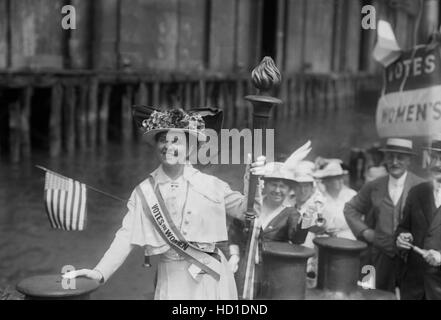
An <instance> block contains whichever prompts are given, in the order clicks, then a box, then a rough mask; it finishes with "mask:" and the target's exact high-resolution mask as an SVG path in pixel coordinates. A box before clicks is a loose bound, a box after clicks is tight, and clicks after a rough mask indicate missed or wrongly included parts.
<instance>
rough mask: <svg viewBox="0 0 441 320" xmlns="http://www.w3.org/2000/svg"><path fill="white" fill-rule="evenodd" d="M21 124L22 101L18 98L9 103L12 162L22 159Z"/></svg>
mask: <svg viewBox="0 0 441 320" xmlns="http://www.w3.org/2000/svg"><path fill="white" fill-rule="evenodd" d="M20 124H21V117H20V102H19V100H18V99H14V101H12V102H11V103H10V104H9V149H10V159H11V162H12V163H17V162H19V161H20V146H21V134H20V133H21V132H20Z"/></svg>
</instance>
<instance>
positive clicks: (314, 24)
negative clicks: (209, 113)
mask: <svg viewBox="0 0 441 320" xmlns="http://www.w3.org/2000/svg"><path fill="white" fill-rule="evenodd" d="M403 3H405V4H406V5H404V6H402V7H400V8H397V7H396V4H395V2H394V1H390V0H372V1H365V0H363V1H362V0H360V1H359V0H94V1H90V0H0V157H2V158H6V159H10V161H12V162H19V161H21V160H23V159H26V158H29V157H30V156H31V155H32V150H33V149H34V148H39V149H43V150H47V152H48V154H49V155H50V156H54V157H56V156H58V155H60V154H63V153H68V154H69V153H73V152H76V151H77V150H82V149H85V148H95V147H97V146H104V145H106V143H107V142H108V141H109V140H114V139H116V140H118V141H129V140H133V139H137V138H139V137H138V135H137V134H136V130H135V127H134V124H133V122H132V117H131V105H133V104H149V105H153V106H159V107H164V108H171V107H182V108H184V109H187V108H194V107H219V108H222V109H223V110H224V111H225V123H224V127H226V128H233V127H235V128H243V127H247V126H249V124H250V121H251V114H250V106H249V105H248V104H246V103H245V102H244V101H243V96H245V95H247V94H253V93H254V92H253V89H252V86H251V83H250V79H249V72H250V70H251V68H252V66H254V65H256V63H257V62H258V61H260V59H261V58H262V57H263V56H265V55H269V56H272V57H273V58H274V59H275V61H276V63H277V65H279V66H280V69H281V71H282V73H283V75H284V77H283V82H282V85H281V86H280V88H279V90H280V92H279V93H278V95H279V96H280V97H281V99H282V100H283V101H284V105H283V106H282V107H281V108H279V109H277V113H275V114H274V115H273V118H274V119H278V118H287V117H294V116H302V115H317V114H325V113H328V112H334V111H336V110H340V109H346V108H351V107H354V106H356V105H357V104H358V103H360V99H363V93H365V92H369V93H372V94H373V95H376V94H378V91H379V89H380V88H381V81H382V80H381V67H380V66H379V65H378V64H376V63H375V62H374V61H373V60H372V58H371V52H372V48H373V46H374V43H375V37H376V31H375V30H363V29H362V28H361V19H362V13H361V9H362V7H363V6H365V5H373V6H374V7H375V8H376V9H377V18H380V17H383V18H386V19H388V21H390V22H391V23H392V25H393V27H394V28H395V30H396V32H397V38H398V40H399V42H400V45H402V47H403V48H406V47H409V46H411V45H412V44H413V43H414V42H415V39H423V38H424V36H422V35H427V34H428V33H429V32H432V31H433V30H434V28H435V29H437V28H438V24H439V21H438V17H439V4H438V2H437V1H433V0H424V1H422V2H420V1H418V0H406V1H403ZM416 3H421V4H423V7H422V8H421V9H420V10H418V11H417V13H418V14H419V15H418V14H417V15H415V10H414V5H415V4H416ZM65 5H71V6H73V7H74V8H75V14H76V29H72V30H71V29H69V30H64V29H63V28H62V26H61V20H62V18H63V17H64V15H63V14H62V13H61V9H62V7H63V6H65ZM421 17H424V19H422V18H421ZM416 25H419V27H418V28H416V27H415V26H416ZM414 31H415V32H414ZM416 33H418V36H417V37H415V34H416ZM418 41H423V40H418ZM372 108H375V105H372Z"/></svg>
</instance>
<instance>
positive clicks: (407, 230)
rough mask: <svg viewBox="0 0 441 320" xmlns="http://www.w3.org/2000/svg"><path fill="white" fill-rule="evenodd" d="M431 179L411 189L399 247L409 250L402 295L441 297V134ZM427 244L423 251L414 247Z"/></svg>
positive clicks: (436, 141)
mask: <svg viewBox="0 0 441 320" xmlns="http://www.w3.org/2000/svg"><path fill="white" fill-rule="evenodd" d="M427 149H428V150H429V151H430V166H429V172H430V176H431V179H430V181H428V182H425V183H422V184H420V185H418V186H416V187H414V188H412V189H411V190H410V191H409V196H408V198H407V203H406V206H405V209H404V217H403V221H402V222H401V224H400V225H399V227H398V229H397V234H398V237H397V241H396V244H397V247H398V248H399V249H400V250H402V251H403V252H406V253H407V254H405V255H404V256H405V264H404V273H403V279H402V281H401V287H400V289H401V297H402V299H407V300H409V299H412V300H415V299H418V300H421V299H429V300H432V299H441V269H440V265H441V253H440V251H441V136H439V137H436V138H435V139H433V141H432V145H431V146H430V147H428V148H427ZM413 246H416V247H419V248H424V249H426V250H425V251H424V254H422V255H421V254H419V253H417V252H416V251H414V250H411V249H412V248H413Z"/></svg>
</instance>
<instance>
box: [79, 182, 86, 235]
mask: <svg viewBox="0 0 441 320" xmlns="http://www.w3.org/2000/svg"><path fill="white" fill-rule="evenodd" d="M85 200H86V186H85V185H84V184H81V202H80V204H81V205H80V221H79V228H78V230H83V229H84V221H85V217H86V201H85Z"/></svg>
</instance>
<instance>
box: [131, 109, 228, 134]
mask: <svg viewBox="0 0 441 320" xmlns="http://www.w3.org/2000/svg"><path fill="white" fill-rule="evenodd" d="M133 118H134V120H135V122H136V124H137V125H138V127H139V128H140V129H141V130H142V131H143V132H144V137H145V138H146V139H147V141H148V142H152V141H153V139H154V137H155V136H156V135H157V134H158V133H161V132H168V131H174V132H188V133H189V134H193V135H195V136H196V137H197V138H198V141H199V142H201V141H205V138H206V137H205V134H204V131H205V129H206V128H207V126H206V124H208V125H209V127H210V128H211V129H215V130H216V131H217V130H218V129H220V128H221V127H222V119H223V114H222V111H220V110H215V109H209V108H205V109H194V110H189V111H184V110H182V109H171V110H164V111H162V110H159V109H157V108H153V107H146V106H133ZM204 118H205V119H204Z"/></svg>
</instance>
